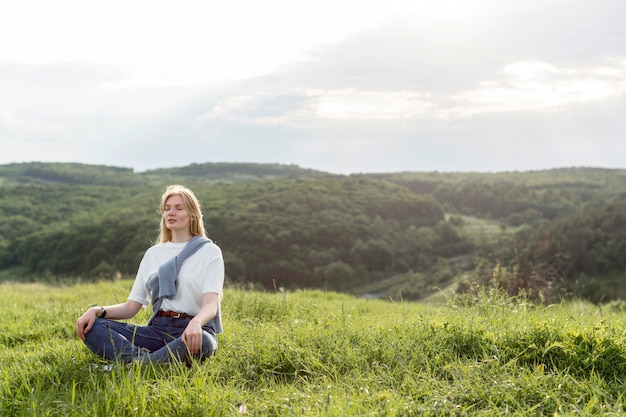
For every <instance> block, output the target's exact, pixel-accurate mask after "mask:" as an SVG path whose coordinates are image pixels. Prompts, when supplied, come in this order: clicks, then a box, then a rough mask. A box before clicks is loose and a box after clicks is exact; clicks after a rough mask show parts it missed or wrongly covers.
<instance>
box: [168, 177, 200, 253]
mask: <svg viewBox="0 0 626 417" xmlns="http://www.w3.org/2000/svg"><path fill="white" fill-rule="evenodd" d="M173 195H179V196H181V197H182V199H183V205H184V206H185V211H186V212H187V214H188V215H189V217H190V219H189V232H190V233H191V236H203V237H206V232H205V230H204V223H203V218H202V210H201V209H200V202H199V201H198V199H197V198H196V196H195V194H194V193H193V191H191V190H190V189H189V188H187V187H184V186H182V185H178V184H175V185H169V186H168V187H167V188H166V189H165V192H164V193H163V195H162V196H161V206H160V212H161V231H160V232H159V237H158V239H157V242H159V243H164V242H169V241H170V240H172V231H171V230H170V229H168V228H167V225H166V224H165V219H163V212H164V211H165V202H166V201H167V199H168V198H170V197H171V196H173Z"/></svg>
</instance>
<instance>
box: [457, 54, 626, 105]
mask: <svg viewBox="0 0 626 417" xmlns="http://www.w3.org/2000/svg"><path fill="white" fill-rule="evenodd" d="M625 93H626V60H621V61H615V63H614V65H613V66H612V67H608V66H605V67H578V68H573V67H565V68H564V67H557V66H555V65H553V64H549V63H546V62H540V61H524V62H515V63H512V64H509V65H507V66H506V67H505V68H504V69H503V71H502V76H501V77H500V78H499V79H497V80H490V81H485V82H483V83H481V84H480V85H479V86H478V87H477V88H474V89H470V90H467V91H462V92H459V93H457V94H453V95H452V96H451V99H452V100H453V101H454V102H456V103H457V106H456V107H452V108H450V109H449V110H447V111H446V112H445V114H446V115H447V116H450V117H453V116H471V115H475V114H481V113H502V112H519V111H563V110H566V109H567V108H570V107H571V106H574V105H579V104H585V103H589V102H594V101H599V100H605V99H609V98H612V97H615V96H620V95H623V94H625Z"/></svg>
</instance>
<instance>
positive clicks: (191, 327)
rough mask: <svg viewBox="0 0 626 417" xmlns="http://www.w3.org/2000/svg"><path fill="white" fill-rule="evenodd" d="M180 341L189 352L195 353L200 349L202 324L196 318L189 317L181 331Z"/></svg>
mask: <svg viewBox="0 0 626 417" xmlns="http://www.w3.org/2000/svg"><path fill="white" fill-rule="evenodd" d="M182 341H183V343H184V344H186V345H187V348H188V349H189V353H191V354H192V355H195V354H196V353H198V352H200V351H201V350H202V325H201V324H200V322H199V321H198V320H196V319H191V320H190V321H189V323H188V324H187V328H186V329H185V331H184V332H183V335H182Z"/></svg>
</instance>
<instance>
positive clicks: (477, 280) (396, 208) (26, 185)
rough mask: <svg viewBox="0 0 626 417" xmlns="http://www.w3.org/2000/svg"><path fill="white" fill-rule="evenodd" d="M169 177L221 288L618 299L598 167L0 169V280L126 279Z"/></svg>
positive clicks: (624, 292) (612, 223) (609, 185)
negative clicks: (218, 271) (345, 171)
mask: <svg viewBox="0 0 626 417" xmlns="http://www.w3.org/2000/svg"><path fill="white" fill-rule="evenodd" d="M173 183H180V184H184V185H186V186H188V187H190V188H191V189H193V190H194V192H195V193H196V195H197V196H198V198H199V200H200V202H201V204H202V209H203V213H204V222H205V227H206V229H207V231H208V235H209V237H210V238H211V239H213V240H214V241H215V242H216V243H217V244H218V245H219V246H220V247H221V249H222V251H223V253H224V259H225V263H226V274H227V285H233V286H242V287H245V288H254V289H259V290H274V289H277V288H283V289H287V290H289V289H325V290H333V291H341V292H346V293H351V294H357V295H362V296H369V297H379V298H391V299H404V300H415V301H420V300H431V299H434V298H436V297H441V296H442V295H445V294H455V293H457V294H458V293H466V294H468V295H471V294H472V292H473V291H475V290H476V289H477V288H479V287H484V286H499V287H502V288H503V289H505V290H506V291H508V292H509V293H510V294H513V295H514V294H519V293H520V292H524V293H525V294H526V295H528V296H530V297H532V298H534V299H537V300H542V301H546V302H552V301H556V300H559V299H563V298H574V297H576V298H582V299H586V300H590V301H592V302H595V303H601V302H607V301H610V300H616V299H626V289H624V288H623V287H624V286H623V285H620V284H621V283H623V282H624V279H625V278H626V170H620V169H598V168H562V169H553V170H543V171H529V172H502V173H446V172H417V171H416V172H398V173H384V174H378V173H371V174H358V175H356V174H355V175H334V174H330V173H325V172H320V171H315V170H310V169H303V168H300V167H298V166H295V165H278V164H252V163H240V164H237V163H206V164H192V165H189V166H186V167H180V168H169V169H158V170H151V171H145V172H134V171H133V170H132V169H128V168H120V167H111V166H101V165H84V164H73V163H22V164H8V165H0V210H1V212H2V217H1V218H0V280H4V281H7V280H11V281H36V280H39V281H49V282H78V281H82V282H88V281H96V280H111V279H119V278H120V277H126V278H128V277H133V276H134V274H135V272H136V269H137V266H138V264H139V261H140V259H141V256H142V254H143V252H144V251H145V250H146V249H147V248H148V247H149V246H150V245H152V244H153V243H154V240H155V239H156V237H157V235H158V227H159V212H158V206H159V201H160V197H161V194H162V192H163V191H164V189H165V187H166V186H167V185H169V184H173Z"/></svg>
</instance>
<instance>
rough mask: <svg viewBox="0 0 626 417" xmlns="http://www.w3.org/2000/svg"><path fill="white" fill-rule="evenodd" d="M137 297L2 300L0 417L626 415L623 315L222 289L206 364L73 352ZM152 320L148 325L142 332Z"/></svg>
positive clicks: (482, 298) (41, 288) (101, 290)
mask: <svg viewBox="0 0 626 417" xmlns="http://www.w3.org/2000/svg"><path fill="white" fill-rule="evenodd" d="M131 284H132V282H131V281H118V282H114V283H99V284H88V285H85V284H83V285H74V286H71V287H53V286H45V285H41V284H31V285H26V284H1V285H0V291H2V294H3V295H4V296H5V297H6V298H7V299H10V300H11V303H3V304H1V305H0V315H1V316H2V318H3V320H2V321H0V361H1V362H2V364H3V368H2V372H1V373H0V415H7V416H8V415H10V416H84V415H115V416H131V415H132V416H138V417H142V416H206V415H224V416H237V415H242V414H243V415H255V416H256V415H259V416H261V415H262V416H319V415H325V416H363V415H385V416H387V415H389V416H406V415H431V416H449V415H486V416H492V415H493V416H501V415H515V416H553V415H577V416H595V415H622V414H623V413H624V409H625V407H626V401H625V397H624V393H623V384H622V379H623V375H624V373H625V372H626V336H625V335H624V332H623V328H624V324H625V321H626V316H624V312H623V311H620V310H619V309H618V308H613V309H609V308H608V306H607V308H605V309H603V311H601V310H600V309H599V308H598V307H594V306H592V305H591V304H587V303H582V302H569V303H561V304H556V305H551V306H545V307H541V306H537V305H533V304H532V303H530V302H529V301H528V300H527V299H525V298H524V297H516V298H511V297H508V296H507V295H506V294H505V293H503V292H501V291H499V290H479V291H477V292H475V293H474V298H473V299H469V298H463V299H461V298H452V299H450V300H449V302H448V303H447V304H445V305H444V304H442V305H430V306H428V305H425V304H420V303H398V302H396V303H391V302H384V301H380V300H368V299H356V298H352V297H348V296H346V295H341V294H338V293H332V292H322V291H297V292H281V291H277V292H274V293H267V292H265V293H259V292H249V291H243V290H235V289H227V290H226V294H225V298H224V301H223V304H222V307H223V311H224V326H225V333H224V334H222V335H220V337H219V341H220V349H219V350H218V352H217V354H216V355H215V356H213V357H212V358H211V359H209V360H208V361H206V362H204V363H203V364H192V366H191V367H190V368H188V367H186V366H184V365H182V364H172V365H167V366H154V367H152V366H143V367H142V366H135V367H133V368H131V369H127V368H126V367H125V366H122V365H116V364H114V365H113V366H112V368H111V369H109V370H107V369H105V368H103V365H105V363H103V362H101V361H100V360H99V359H97V358H96V357H95V356H94V355H93V354H91V353H90V352H89V351H88V349H87V348H86V347H85V346H84V345H83V344H82V342H80V341H79V340H77V339H76V337H75V335H74V323H75V320H76V318H77V317H78V316H79V315H80V314H81V313H82V312H83V311H84V309H85V308H86V307H88V306H89V305H93V304H106V303H113V302H117V301H121V300H123V299H124V298H125V296H126V294H127V293H128V291H129V290H130V287H131ZM148 313H149V312H147V311H146V312H142V313H141V316H140V317H139V318H138V320H139V321H140V322H141V320H147V317H148V316H149V314H148Z"/></svg>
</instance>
